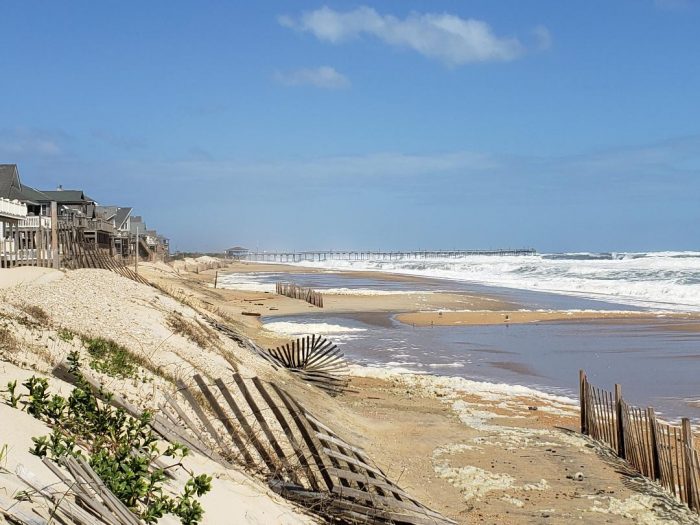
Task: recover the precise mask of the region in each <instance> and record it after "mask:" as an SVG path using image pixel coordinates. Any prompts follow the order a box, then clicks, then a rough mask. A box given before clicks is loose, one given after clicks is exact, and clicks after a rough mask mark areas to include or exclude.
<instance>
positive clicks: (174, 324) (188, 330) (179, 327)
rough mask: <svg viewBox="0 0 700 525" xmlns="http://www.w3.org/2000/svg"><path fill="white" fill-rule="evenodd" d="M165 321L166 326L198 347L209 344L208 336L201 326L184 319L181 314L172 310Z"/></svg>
mask: <svg viewBox="0 0 700 525" xmlns="http://www.w3.org/2000/svg"><path fill="white" fill-rule="evenodd" d="M167 321H168V326H169V327H170V329H171V330H172V331H173V333H175V334H178V335H181V336H182V337H185V338H186V339H189V340H190V341H192V342H193V343H194V344H196V345H197V346H199V347H200V348H207V347H208V346H209V337H208V335H207V332H206V331H205V330H204V329H203V328H202V327H201V326H198V325H196V324H195V323H193V322H192V321H190V320H188V319H185V317H184V316H183V315H182V314H180V313H178V312H172V313H171V314H170V315H169V316H168V319H167Z"/></svg>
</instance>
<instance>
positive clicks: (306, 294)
mask: <svg viewBox="0 0 700 525" xmlns="http://www.w3.org/2000/svg"><path fill="white" fill-rule="evenodd" d="M275 292H277V294H278V295H284V296H286V297H291V298H292V299H301V300H302V301H306V302H307V303H309V304H312V305H314V306H318V307H319V308H323V295H321V293H320V292H317V291H315V290H312V289H311V288H304V287H303V286H298V285H296V284H291V283H277V284H276V285H275Z"/></svg>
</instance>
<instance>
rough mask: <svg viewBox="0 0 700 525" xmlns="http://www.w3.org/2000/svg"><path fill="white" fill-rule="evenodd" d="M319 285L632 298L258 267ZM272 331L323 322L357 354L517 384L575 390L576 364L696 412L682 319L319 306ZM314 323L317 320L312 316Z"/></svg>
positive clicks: (639, 397)
mask: <svg viewBox="0 0 700 525" xmlns="http://www.w3.org/2000/svg"><path fill="white" fill-rule="evenodd" d="M248 278H252V279H254V280H255V281H256V282H259V283H274V282H276V281H279V280H286V281H290V282H294V283H296V284H299V285H302V286H311V287H313V288H316V289H319V290H321V291H322V290H323V289H324V288H325V289H328V288H349V289H362V290H367V289H369V290H389V291H415V290H423V291H438V290H442V291H459V292H466V293H478V294H485V295H488V296H490V297H496V298H499V299H502V300H504V301H508V302H514V303H517V304H519V305H521V307H522V308H528V309H538V308H539V309H595V310H630V309H635V308H630V307H628V306H621V305H617V304H612V303H606V302H601V301H594V300H590V299H583V298H577V297H571V296H563V295H556V294H549V293H540V292H530V291H522V290H514V289H508V288H496V287H488V286H482V285H478V284H472V283H463V282H457V281H445V280H439V279H421V280H414V279H411V280H406V281H403V280H391V279H389V280H385V279H382V277H381V275H380V274H378V275H377V277H376V278H374V277H368V276H359V277H354V276H351V275H349V274H337V273H302V274H272V273H270V274H256V275H255V276H249V277H248ZM264 322H265V323H266V324H270V328H272V329H275V330H276V331H282V332H285V333H289V334H290V335H296V334H299V335H301V334H303V335H306V334H309V333H312V332H317V333H318V332H323V335H325V336H326V337H328V338H330V339H331V340H333V341H335V342H337V343H338V344H339V345H342V349H343V351H344V352H345V354H346V356H347V357H348V358H349V359H351V360H353V361H355V362H358V363H360V364H374V365H380V366H387V367H401V368H405V369H408V370H413V371H416V372H423V373H433V374H440V375H448V376H460V377H465V378H468V379H477V380H486V381H495V382H505V383H510V384H521V385H526V386H530V387H534V388H538V389H541V390H545V391H548V392H553V393H559V394H564V395H569V396H571V397H577V395H578V371H579V369H581V368H583V369H585V370H586V372H587V373H588V377H589V379H590V381H591V382H592V383H593V384H595V385H597V386H600V387H603V388H606V389H609V390H612V388H613V384H614V383H620V384H621V385H622V388H623V394H624V396H625V398H626V399H627V400H628V402H630V403H632V404H635V405H639V406H654V407H655V408H656V409H657V412H660V413H662V414H663V415H664V416H665V417H667V418H669V419H675V418H679V417H682V416H686V417H690V418H692V419H694V420H695V421H700V373H699V372H700V333H698V332H693V331H691V330H684V324H687V323H684V322H683V321H678V320H671V319H664V318H659V319H655V320H649V321H645V322H641V323H640V322H628V321H585V322H584V321H571V322H542V323H529V324H512V325H509V324H505V323H504V324H502V325H486V326H445V327H422V328H420V327H416V328H414V327H413V326H411V325H406V324H403V323H400V322H398V321H396V320H395V319H394V318H393V316H392V315H391V314H388V313H361V314H357V313H352V314H337V313H333V314H323V313H320V312H319V313H313V314H304V315H296V316H285V317H268V318H265V319H264ZM309 325H314V326H309Z"/></svg>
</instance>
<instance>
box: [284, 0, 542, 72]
mask: <svg viewBox="0 0 700 525" xmlns="http://www.w3.org/2000/svg"><path fill="white" fill-rule="evenodd" d="M278 21H279V23H280V24H281V25H283V26H285V27H290V28H293V29H296V30H298V31H303V32H309V33H311V34H313V35H314V36H316V38H318V39H319V40H324V41H327V42H331V43H333V44H339V43H341V42H345V41H347V40H350V39H353V38H357V37H360V36H362V35H372V36H374V37H376V38H379V39H380V40H382V41H383V42H385V43H387V44H389V45H391V46H395V47H403V48H409V49H412V50H414V51H417V52H418V53H420V54H422V55H425V56H427V57H429V58H434V59H437V60H439V61H441V62H443V63H445V64H447V65H449V66H458V65H462V64H467V63H470V62H490V61H508V60H514V59H516V58H518V57H520V56H521V55H523V54H524V53H525V51H526V49H525V46H523V44H522V43H521V42H520V41H519V40H518V39H517V38H515V37H499V36H496V35H495V34H494V33H493V31H492V29H491V26H489V25H488V24H487V23H486V22H482V21H481V20H475V19H472V18H466V19H465V18H461V17H459V16H456V15H451V14H447V13H441V14H438V13H425V14H421V13H411V14H409V15H408V16H407V17H406V18H403V19H402V18H397V17H395V16H392V15H381V14H379V13H377V11H375V10H374V9H372V8H371V7H358V8H357V9H355V10H353V11H346V12H340V11H335V10H333V9H330V8H329V7H322V8H320V9H316V10H315V11H307V12H304V13H302V14H301V16H299V17H298V18H294V17H290V16H281V17H279V18H278ZM535 31H536V34H537V35H538V39H539V42H540V44H542V43H547V44H548V42H549V40H550V37H549V33H548V32H546V31H547V30H546V28H544V27H542V26H540V27H539V28H536V30H535Z"/></svg>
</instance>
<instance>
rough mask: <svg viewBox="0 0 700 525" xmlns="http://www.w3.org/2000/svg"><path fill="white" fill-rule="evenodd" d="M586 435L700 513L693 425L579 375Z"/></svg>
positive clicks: (699, 479)
mask: <svg viewBox="0 0 700 525" xmlns="http://www.w3.org/2000/svg"><path fill="white" fill-rule="evenodd" d="M579 389H580V390H579V395H580V402H581V432H582V433H583V434H586V435H589V436H591V437H592V438H593V439H595V440H596V441H599V442H601V443H604V444H606V445H607V446H609V447H610V448H611V449H612V450H613V451H614V452H615V453H616V454H617V455H618V456H619V457H621V458H623V459H625V460H626V461H627V462H628V463H629V464H630V465H631V466H632V467H634V468H635V469H636V470H637V472H639V473H640V474H642V475H643V476H645V477H647V478H649V479H654V480H657V481H658V482H659V483H661V485H662V486H663V487H664V488H666V489H667V490H668V491H670V492H671V493H672V494H673V495H674V496H675V497H676V498H678V499H679V500H680V501H682V502H683V503H686V504H687V505H688V507H689V508H691V509H693V510H694V511H696V512H700V453H699V452H698V448H697V445H698V444H700V441H699V442H698V443H697V444H696V442H695V440H694V439H693V433H692V430H691V427H690V421H689V420H688V419H687V418H683V419H682V420H681V426H677V425H670V424H668V423H665V422H662V421H659V420H657V419H656V415H655V413H654V409H653V408H651V407H649V408H647V409H642V408H638V407H635V406H632V405H630V404H628V403H627V402H626V401H625V400H624V399H623V398H622V388H621V387H620V385H615V390H614V392H609V391H606V390H603V389H601V388H598V387H595V386H593V385H591V384H590V383H589V382H588V378H587V377H586V373H585V372H584V371H583V370H581V371H580V373H579Z"/></svg>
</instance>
